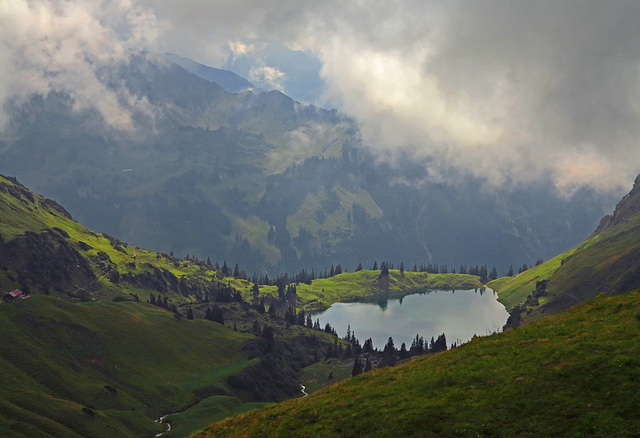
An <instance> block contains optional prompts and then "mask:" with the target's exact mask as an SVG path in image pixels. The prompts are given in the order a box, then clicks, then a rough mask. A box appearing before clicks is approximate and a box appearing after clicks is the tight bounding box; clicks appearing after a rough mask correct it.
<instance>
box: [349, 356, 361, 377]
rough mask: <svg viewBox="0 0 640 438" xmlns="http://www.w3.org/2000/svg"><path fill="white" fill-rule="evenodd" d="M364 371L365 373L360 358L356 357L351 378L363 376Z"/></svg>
mask: <svg viewBox="0 0 640 438" xmlns="http://www.w3.org/2000/svg"><path fill="white" fill-rule="evenodd" d="M363 371H364V368H363V367H362V362H361V361H360V356H356V359H355V360H354V361H353V369H352V370H351V376H353V377H355V376H357V375H358V374H362V372H363Z"/></svg>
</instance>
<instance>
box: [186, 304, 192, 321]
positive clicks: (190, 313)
mask: <svg viewBox="0 0 640 438" xmlns="http://www.w3.org/2000/svg"><path fill="white" fill-rule="evenodd" d="M187 319H193V310H191V307H189V309H187Z"/></svg>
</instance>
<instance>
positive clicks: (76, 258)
mask: <svg viewBox="0 0 640 438" xmlns="http://www.w3.org/2000/svg"><path fill="white" fill-rule="evenodd" d="M0 217H1V218H2V220H1V221H0V246H1V247H2V251H1V252H0V290H5V289H11V288H14V287H20V288H25V289H27V290H28V291H29V292H44V293H58V294H63V295H65V296H66V297H67V298H72V299H81V300H89V299H96V298H100V299H110V298H114V297H116V296H121V297H124V298H127V299H132V298H133V297H134V296H135V295H137V296H138V297H139V299H143V300H145V299H147V298H148V297H149V294H150V293H158V292H162V293H163V295H167V296H169V297H170V298H171V301H172V302H174V303H177V304H179V303H184V302H192V301H194V300H195V297H194V296H193V295H194V293H195V292H196V291H197V290H198V289H200V290H202V289H205V288H206V285H207V284H212V283H216V282H221V283H224V284H225V285H230V286H232V287H234V288H236V289H238V290H240V291H241V292H243V293H244V294H245V296H247V297H249V283H248V282H246V281H243V280H238V279H235V278H232V277H224V276H222V275H221V274H220V273H218V272H216V271H215V270H213V269H212V268H211V267H209V266H207V265H206V264H204V263H196V262H194V261H191V260H180V259H177V258H174V257H170V256H168V255H166V254H158V253H155V252H152V251H147V250H144V249H141V248H136V247H133V246H129V245H127V244H126V243H123V242H121V241H119V240H118V239H115V238H113V237H111V236H107V235H105V234H101V233H96V232H93V231H91V230H89V229H87V228H85V227H84V226H82V225H80V224H79V223H78V222H76V221H74V220H73V219H72V218H71V216H70V215H69V213H67V212H66V211H65V210H64V208H62V207H61V206H60V205H58V204H57V203H55V202H53V201H51V200H48V199H45V198H43V197H41V196H39V195H36V194H33V193H32V192H30V191H29V190H27V189H26V188H25V187H23V186H22V185H20V184H19V183H18V182H17V181H15V180H10V179H7V178H5V177H3V176H0ZM35 264H37V266H34V265H35Z"/></svg>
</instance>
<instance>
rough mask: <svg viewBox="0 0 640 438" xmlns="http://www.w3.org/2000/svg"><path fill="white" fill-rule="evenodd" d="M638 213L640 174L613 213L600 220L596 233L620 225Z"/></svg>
mask: <svg viewBox="0 0 640 438" xmlns="http://www.w3.org/2000/svg"><path fill="white" fill-rule="evenodd" d="M638 213H640V175H638V176H637V177H636V180H635V182H634V183H633V188H632V189H631V191H630V192H629V193H628V194H626V195H625V196H624V197H623V198H622V200H620V202H618V205H616V209H615V211H614V212H613V214H611V215H607V216H605V217H603V218H602V220H600V224H599V225H598V228H596V231H595V232H594V234H600V233H602V232H603V231H606V230H608V229H609V228H611V227H614V226H616V225H620V224H621V223H623V222H625V221H627V220H628V219H629V218H630V217H631V216H634V215H636V214H638Z"/></svg>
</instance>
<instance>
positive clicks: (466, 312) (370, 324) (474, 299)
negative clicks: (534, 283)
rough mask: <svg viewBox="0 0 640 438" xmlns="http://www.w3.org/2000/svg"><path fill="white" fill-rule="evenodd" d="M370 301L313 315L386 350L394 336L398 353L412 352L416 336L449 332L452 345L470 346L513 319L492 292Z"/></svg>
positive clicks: (335, 306) (341, 305)
mask: <svg viewBox="0 0 640 438" xmlns="http://www.w3.org/2000/svg"><path fill="white" fill-rule="evenodd" d="M367 301H368V302H352V303H335V304H333V305H332V306H331V307H330V308H329V309H327V310H325V311H324V312H322V313H319V314H316V315H314V316H313V318H314V320H315V319H316V318H319V319H320V324H321V326H322V327H324V326H325V324H326V323H327V322H328V323H329V324H331V326H332V327H334V328H335V329H336V331H337V332H338V335H339V336H340V337H343V336H344V335H345V334H346V332H347V326H348V325H351V330H352V331H355V335H356V337H357V338H358V339H359V340H360V344H362V343H364V341H365V339H367V338H372V339H373V345H374V347H376V348H378V349H382V348H383V347H384V345H385V344H386V343H387V340H388V339H389V337H390V336H391V337H393V341H394V344H395V346H396V348H400V345H401V344H402V343H403V342H404V343H405V344H406V345H407V349H408V348H409V347H410V346H411V342H412V340H413V339H415V337H416V334H419V335H420V336H424V338H425V340H427V341H428V340H430V339H431V337H432V336H433V337H434V338H437V337H438V335H440V334H442V333H444V334H445V335H446V337H447V343H448V344H449V345H451V343H453V342H454V341H458V342H460V341H461V342H466V341H468V340H470V339H471V338H472V337H473V335H474V334H477V335H480V336H484V335H488V334H491V333H493V332H496V331H500V330H501V329H502V326H503V325H504V323H505V322H506V321H507V318H508V317H509V314H508V313H507V311H506V309H505V308H504V306H503V305H502V304H500V303H499V302H498V300H497V295H496V294H495V293H494V291H493V290H492V289H489V288H487V289H485V290H484V292H481V291H480V290H478V291H474V290H473V289H471V290H456V291H455V292H453V291H450V290H449V291H427V292H424V293H417V294H413V295H406V296H404V297H402V298H386V297H385V296H377V297H373V298H369V299H368V300H367Z"/></svg>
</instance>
